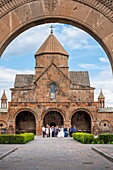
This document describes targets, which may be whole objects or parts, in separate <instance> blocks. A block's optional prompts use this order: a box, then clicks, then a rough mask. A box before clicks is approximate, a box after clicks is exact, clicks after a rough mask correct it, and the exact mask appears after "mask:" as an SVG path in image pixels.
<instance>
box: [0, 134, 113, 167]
mask: <svg viewBox="0 0 113 170" xmlns="http://www.w3.org/2000/svg"><path fill="white" fill-rule="evenodd" d="M4 146H7V147H8V146H10V147H18V150H16V151H15V152H13V153H11V154H10V155H8V156H6V157H5V158H3V159H1V160H0V170H35V169H36V170H106V169H108V170H113V163H112V162H110V161H109V160H107V159H106V158H104V157H102V156H101V155H99V154H98V153H96V152H95V151H93V150H92V149H91V148H92V145H83V144H80V143H78V142H76V141H74V140H73V139H71V138H41V137H38V138H37V139H36V140H34V141H31V142H29V143H28V144H25V145H14V146H13V145H0V148H2V147H4Z"/></svg>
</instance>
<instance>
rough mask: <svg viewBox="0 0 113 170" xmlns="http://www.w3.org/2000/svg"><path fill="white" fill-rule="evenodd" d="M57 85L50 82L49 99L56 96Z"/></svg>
mask: <svg viewBox="0 0 113 170" xmlns="http://www.w3.org/2000/svg"><path fill="white" fill-rule="evenodd" d="M56 90H57V85H56V83H55V82H52V83H50V97H51V99H55V98H56Z"/></svg>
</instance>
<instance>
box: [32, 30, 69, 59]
mask: <svg viewBox="0 0 113 170" xmlns="http://www.w3.org/2000/svg"><path fill="white" fill-rule="evenodd" d="M52 53H54V54H63V55H65V56H67V57H68V56H69V54H68V53H67V52H66V50H65V49H64V48H63V46H62V45H61V44H60V42H59V41H58V40H57V39H56V37H55V36H54V35H53V33H51V34H50V35H49V37H48V38H47V39H46V40H45V42H44V43H43V44H42V46H41V47H40V48H39V50H38V51H37V52H36V54H35V56H37V55H41V54H52Z"/></svg>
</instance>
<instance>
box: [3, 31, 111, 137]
mask: <svg viewBox="0 0 113 170" xmlns="http://www.w3.org/2000/svg"><path fill="white" fill-rule="evenodd" d="M68 58H69V55H68V53H67V52H66V50H65V49H64V48H63V46H62V45H61V44H60V43H59V41H58V40H57V39H56V37H55V36H54V34H53V33H52V32H51V34H50V35H49V37H48V38H47V39H46V40H45V42H44V43H43V44H42V46H41V47H40V48H39V50H38V51H37V52H36V54H35V60H36V64H35V74H34V75H27V74H25V75H24V74H21V75H20V74H19V75H16V78H15V83H14V88H11V89H10V90H11V102H8V106H7V97H6V94H5V91H4V92H3V95H2V98H1V109H0V129H1V130H2V129H6V130H8V129H10V128H11V129H12V130H13V133H23V132H33V133H34V134H37V135H38V134H40V133H41V128H42V126H43V125H44V126H46V125H47V124H48V125H50V126H56V125H58V126H64V127H67V128H69V127H70V126H71V125H72V126H76V128H77V131H83V132H89V133H94V134H98V133H102V132H109V133H112V132H113V108H105V97H104V95H103V93H102V91H101V92H100V94H99V97H98V101H96V102H95V101H94V89H95V88H93V87H91V86H90V79H89V74H88V72H87V71H78V72H77V71H69V67H68Z"/></svg>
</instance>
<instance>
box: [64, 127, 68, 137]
mask: <svg viewBox="0 0 113 170" xmlns="http://www.w3.org/2000/svg"><path fill="white" fill-rule="evenodd" d="M64 137H68V131H67V128H64Z"/></svg>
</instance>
